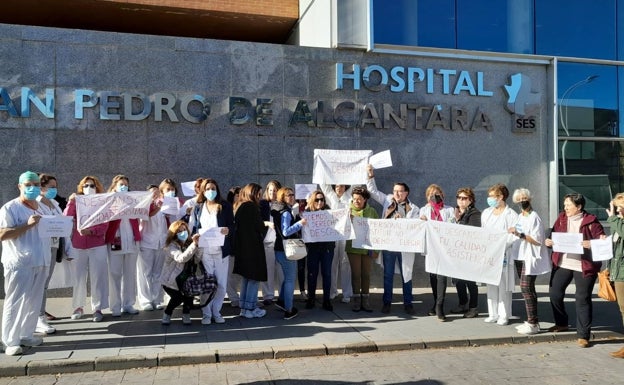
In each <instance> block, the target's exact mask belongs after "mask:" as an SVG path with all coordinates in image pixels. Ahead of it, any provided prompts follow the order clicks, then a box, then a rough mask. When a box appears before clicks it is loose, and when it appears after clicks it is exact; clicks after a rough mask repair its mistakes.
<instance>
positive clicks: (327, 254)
mask: <svg viewBox="0 0 624 385" xmlns="http://www.w3.org/2000/svg"><path fill="white" fill-rule="evenodd" d="M306 259H307V260H308V298H311V299H314V298H315V297H316V295H315V293H316V281H317V279H318V273H319V264H320V266H321V277H322V278H323V302H329V294H330V291H331V272H332V271H331V270H332V260H333V259H334V249H328V248H318V247H317V248H315V247H308V256H307V257H306Z"/></svg>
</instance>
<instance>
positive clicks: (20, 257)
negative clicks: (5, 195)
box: [0, 171, 51, 356]
mask: <svg viewBox="0 0 624 385" xmlns="http://www.w3.org/2000/svg"><path fill="white" fill-rule="evenodd" d="M18 181H19V182H18V185H17V188H18V189H19V192H20V194H19V197H17V198H15V199H12V200H10V201H9V202H7V203H5V204H4V206H2V208H0V241H2V265H3V268H4V289H5V298H4V304H3V309H2V344H3V345H4V352H5V354H6V355H8V356H15V355H20V354H22V347H21V346H20V345H24V346H38V345H41V344H42V343H43V339H42V338H41V337H38V336H35V335H33V333H34V332H35V328H36V326H37V320H38V315H39V310H40V309H41V302H42V299H43V287H44V284H45V281H46V278H47V276H48V269H49V265H50V260H51V257H50V252H51V250H50V239H49V238H47V239H46V238H41V237H40V236H39V232H38V231H37V224H38V223H39V220H40V218H41V215H43V212H42V211H41V207H40V205H39V202H37V197H38V196H39V195H40V193H41V188H40V187H39V186H40V184H39V176H38V175H37V174H35V173H34V172H32V171H26V172H25V173H23V174H21V175H20V176H19V179H18Z"/></svg>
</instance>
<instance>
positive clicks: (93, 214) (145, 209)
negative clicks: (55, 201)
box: [76, 191, 152, 230]
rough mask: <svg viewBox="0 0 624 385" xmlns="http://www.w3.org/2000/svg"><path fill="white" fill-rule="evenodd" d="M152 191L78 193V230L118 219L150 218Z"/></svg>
mask: <svg viewBox="0 0 624 385" xmlns="http://www.w3.org/2000/svg"><path fill="white" fill-rule="evenodd" d="M151 202H152V192H151V191H129V192H111V193H105V194H93V195H82V194H79V195H76V217H77V224H76V227H77V228H78V230H82V229H86V228H88V227H91V226H95V225H98V224H100V223H106V222H110V221H113V220H116V219H130V218H138V219H148V218H149V207H150V203H151Z"/></svg>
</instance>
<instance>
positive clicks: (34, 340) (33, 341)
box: [20, 336, 43, 346]
mask: <svg viewBox="0 0 624 385" xmlns="http://www.w3.org/2000/svg"><path fill="white" fill-rule="evenodd" d="M42 343H43V338H41V337H37V336H32V337H27V338H21V339H20V345H24V346H39V345H41V344H42Z"/></svg>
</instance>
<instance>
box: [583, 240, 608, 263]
mask: <svg viewBox="0 0 624 385" xmlns="http://www.w3.org/2000/svg"><path fill="white" fill-rule="evenodd" d="M589 243H590V244H591V252H592V260H593V261H594V262H598V261H608V260H609V259H611V258H613V236H611V235H609V236H608V237H607V238H605V239H592V240H590V241H589Z"/></svg>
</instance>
